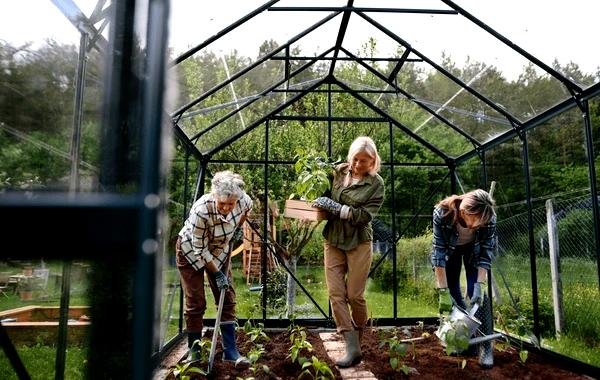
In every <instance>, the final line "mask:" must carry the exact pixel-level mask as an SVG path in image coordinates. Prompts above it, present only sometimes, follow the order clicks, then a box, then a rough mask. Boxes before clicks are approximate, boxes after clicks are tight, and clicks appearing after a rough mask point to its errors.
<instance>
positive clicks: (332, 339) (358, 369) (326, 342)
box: [319, 332, 377, 380]
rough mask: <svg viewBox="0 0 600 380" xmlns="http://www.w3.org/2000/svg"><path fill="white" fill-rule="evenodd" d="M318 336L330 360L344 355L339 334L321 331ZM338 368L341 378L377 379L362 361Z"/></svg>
mask: <svg viewBox="0 0 600 380" xmlns="http://www.w3.org/2000/svg"><path fill="white" fill-rule="evenodd" d="M319 336H320V337H321V340H322V341H323V346H324V347H325V350H326V351H327V355H329V357H330V358H331V360H333V361H336V360H338V359H339V358H341V357H342V356H344V340H343V338H342V337H341V336H340V335H339V334H337V333H335V332H323V333H320V334H319ZM338 370H339V371H340V374H341V375H342V379H361V380H377V378H376V377H375V376H374V375H373V373H372V372H371V371H369V370H367V369H366V368H365V365H364V364H363V363H362V362H361V363H359V364H357V365H355V366H354V367H350V368H339V367H338Z"/></svg>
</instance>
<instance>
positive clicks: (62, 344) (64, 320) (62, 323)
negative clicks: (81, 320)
mask: <svg viewBox="0 0 600 380" xmlns="http://www.w3.org/2000/svg"><path fill="white" fill-rule="evenodd" d="M70 296H71V260H65V261H64V262H63V268H62V285H61V289H60V314H59V319H58V339H57V345H56V363H55V369H54V379H55V380H62V379H64V378H65V360H66V357H67V328H68V323H69V303H70V301H69V300H70Z"/></svg>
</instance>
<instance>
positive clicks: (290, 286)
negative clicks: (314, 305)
mask: <svg viewBox="0 0 600 380" xmlns="http://www.w3.org/2000/svg"><path fill="white" fill-rule="evenodd" d="M297 262H298V256H296V255H292V256H290V260H289V261H288V267H289V269H290V272H291V273H292V274H293V275H294V276H295V275H296V263H297ZM295 305H296V281H294V278H293V277H292V276H291V275H290V274H289V273H288V276H287V317H288V318H291V316H292V315H293V314H294V307H295Z"/></svg>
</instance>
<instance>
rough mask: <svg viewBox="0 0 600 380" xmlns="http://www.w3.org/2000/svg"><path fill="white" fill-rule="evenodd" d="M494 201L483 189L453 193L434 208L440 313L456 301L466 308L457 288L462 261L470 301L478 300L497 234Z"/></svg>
mask: <svg viewBox="0 0 600 380" xmlns="http://www.w3.org/2000/svg"><path fill="white" fill-rule="evenodd" d="M494 205H495V202H494V200H493V199H492V197H491V196H490V195H489V194H488V193H487V192H486V191H484V190H481V189H477V190H473V191H470V192H468V193H466V194H463V195H452V196H449V197H447V198H445V199H443V200H442V201H441V202H439V203H438V204H437V205H436V206H435V210H434V211H433V250H432V253H431V263H432V264H433V269H434V271H435V279H436V285H437V289H438V294H439V311H440V313H443V312H449V311H450V310H451V309H452V305H453V304H456V305H458V306H460V307H462V308H463V309H465V308H466V304H465V301H464V299H463V296H462V291H461V289H460V271H461V263H462V264H464V266H465V272H466V277H467V295H468V296H469V300H470V303H471V304H474V303H477V302H481V301H482V297H483V289H484V286H483V284H484V283H485V281H486V278H487V271H488V270H489V269H490V267H491V261H492V257H493V253H492V250H493V248H494V235H495V233H496V213H495V211H494Z"/></svg>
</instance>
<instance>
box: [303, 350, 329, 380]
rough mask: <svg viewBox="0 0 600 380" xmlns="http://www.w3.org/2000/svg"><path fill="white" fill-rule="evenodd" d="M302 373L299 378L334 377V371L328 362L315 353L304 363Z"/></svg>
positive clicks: (321, 379)
mask: <svg viewBox="0 0 600 380" xmlns="http://www.w3.org/2000/svg"><path fill="white" fill-rule="evenodd" d="M302 369H303V371H302V373H301V374H300V376H298V379H301V378H303V377H304V376H310V377H311V378H312V379H315V380H326V379H333V378H334V377H333V372H332V371H331V368H329V366H328V365H327V363H326V362H323V361H320V360H319V359H318V358H317V357H316V356H314V355H313V357H312V359H311V360H307V361H305V362H304V363H303V364H302Z"/></svg>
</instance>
